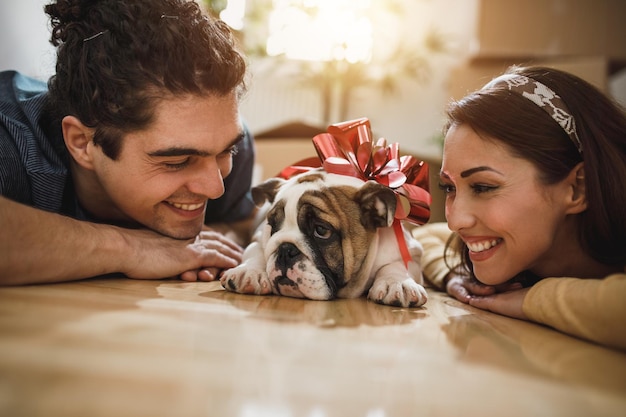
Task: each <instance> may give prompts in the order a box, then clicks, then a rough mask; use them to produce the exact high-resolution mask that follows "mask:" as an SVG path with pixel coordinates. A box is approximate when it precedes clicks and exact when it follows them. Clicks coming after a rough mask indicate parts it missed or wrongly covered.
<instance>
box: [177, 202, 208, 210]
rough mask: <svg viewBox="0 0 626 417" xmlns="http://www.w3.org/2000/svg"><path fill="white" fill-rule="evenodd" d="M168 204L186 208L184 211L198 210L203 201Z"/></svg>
mask: <svg viewBox="0 0 626 417" xmlns="http://www.w3.org/2000/svg"><path fill="white" fill-rule="evenodd" d="M170 204H171V205H172V206H174V207H176V208H177V209H180V210H186V211H193V210H198V209H199V208H200V207H202V206H204V203H198V204H179V203H170Z"/></svg>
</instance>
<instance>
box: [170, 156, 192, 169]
mask: <svg viewBox="0 0 626 417" xmlns="http://www.w3.org/2000/svg"><path fill="white" fill-rule="evenodd" d="M190 161H191V159H190V158H186V159H185V160H184V161H180V162H165V163H164V165H165V167H166V168H167V169H171V170H172V171H177V170H179V169H183V168H185V167H186V166H188V165H189V162H190Z"/></svg>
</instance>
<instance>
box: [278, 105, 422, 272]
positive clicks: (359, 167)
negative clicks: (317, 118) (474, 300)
mask: <svg viewBox="0 0 626 417" xmlns="http://www.w3.org/2000/svg"><path fill="white" fill-rule="evenodd" d="M313 145H314V146H315V149H316V151H317V155H318V156H319V159H320V160H321V166H322V167H323V168H324V170H325V171H326V172H329V173H333V174H340V175H348V176H351V177H357V178H360V179H362V180H363V181H368V180H374V181H376V182H378V183H380V184H382V185H384V186H386V187H389V188H391V189H392V190H393V191H394V192H395V194H396V199H397V204H396V212H395V216H394V217H395V220H394V225H393V226H394V229H395V232H396V238H397V239H398V244H399V246H400V250H401V252H402V256H403V259H404V261H405V264H407V265H408V261H409V260H410V255H409V254H408V249H407V247H406V242H405V240H404V236H403V234H402V227H401V224H400V222H399V220H407V221H410V222H412V223H415V224H424V223H426V222H427V221H428V219H429V218H430V203H431V200H432V199H431V196H430V193H429V191H428V190H429V186H428V164H427V163H426V162H424V161H420V160H418V159H416V158H415V157H413V156H411V155H405V156H400V150H399V145H398V143H392V144H390V145H387V141H386V140H385V139H384V138H380V139H378V141H377V142H376V144H373V142H372V131H371V128H370V122H369V120H368V119H367V118H365V117H364V118H361V119H356V120H350V121H346V122H341V123H337V124H333V125H331V126H329V127H328V130H327V133H320V134H319V135H317V136H315V137H314V138H313ZM320 160H317V158H315V160H311V159H310V158H309V159H307V160H304V161H301V162H300V163H299V165H298V166H291V167H288V168H285V169H284V170H283V171H282V172H281V173H280V176H281V177H283V178H288V177H290V176H292V175H294V174H296V173H299V172H302V171H305V170H307V169H310V167H306V166H302V165H304V164H306V165H311V166H318V167H319V166H320V165H319V163H320Z"/></svg>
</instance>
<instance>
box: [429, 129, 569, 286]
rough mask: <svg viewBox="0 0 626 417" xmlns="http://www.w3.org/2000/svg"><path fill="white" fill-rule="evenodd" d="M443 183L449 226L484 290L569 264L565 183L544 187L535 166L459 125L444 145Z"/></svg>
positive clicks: (502, 146) (499, 144)
mask: <svg viewBox="0 0 626 417" xmlns="http://www.w3.org/2000/svg"><path fill="white" fill-rule="evenodd" d="M441 183H442V187H443V188H444V190H445V192H446V194H447V196H446V218H447V221H448V225H449V227H450V229H451V230H453V231H455V232H457V233H458V234H459V235H460V236H461V238H462V239H463V241H464V242H465V243H466V244H467V246H468V248H469V250H470V251H469V256H470V259H471V260H472V263H473V266H474V274H475V275H476V277H477V278H478V279H479V280H480V281H481V282H483V283H484V284H489V285H497V284H501V283H504V282H506V281H508V280H510V279H511V278H513V277H514V276H515V275H517V274H518V273H520V272H522V271H525V270H531V271H533V270H541V269H543V268H544V267H549V266H550V265H551V264H553V263H554V262H563V259H562V257H561V256H559V255H558V253H559V251H558V245H559V244H560V243H559V242H562V239H564V238H565V239H567V238H570V239H574V238H575V236H563V234H564V232H563V231H564V230H565V228H564V227H562V226H563V223H564V221H565V218H566V215H567V213H566V211H567V206H566V204H565V202H566V201H567V193H568V186H567V184H566V182H565V181H563V182H560V183H557V184H554V185H545V184H542V183H541V182H540V181H539V172H538V170H537V168H536V167H535V166H534V165H533V164H531V163H530V162H529V161H527V160H525V159H522V158H519V157H515V156H513V155H512V154H511V152H510V151H509V149H508V148H507V147H506V146H505V145H504V144H502V143H501V142H499V141H497V140H496V139H484V138H482V137H481V136H479V135H478V134H477V133H476V132H475V131H474V130H473V129H472V128H471V127H469V126H466V125H454V126H452V127H451V128H450V129H449V131H448V133H447V135H446V139H445V145H444V151H443V163H442V169H441ZM565 234H567V232H566V233H565Z"/></svg>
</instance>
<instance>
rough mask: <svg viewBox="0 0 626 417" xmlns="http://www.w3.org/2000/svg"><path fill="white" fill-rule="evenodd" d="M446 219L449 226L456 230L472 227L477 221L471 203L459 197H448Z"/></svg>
mask: <svg viewBox="0 0 626 417" xmlns="http://www.w3.org/2000/svg"><path fill="white" fill-rule="evenodd" d="M446 220H447V221H448V227H449V228H450V230H452V231H454V232H458V231H459V230H462V229H467V228H470V227H472V226H473V225H474V224H475V223H476V217H475V215H474V213H473V211H472V208H471V205H470V204H468V203H467V202H466V201H463V200H462V199H459V198H458V197H457V198H450V197H448V198H447V199H446Z"/></svg>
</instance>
